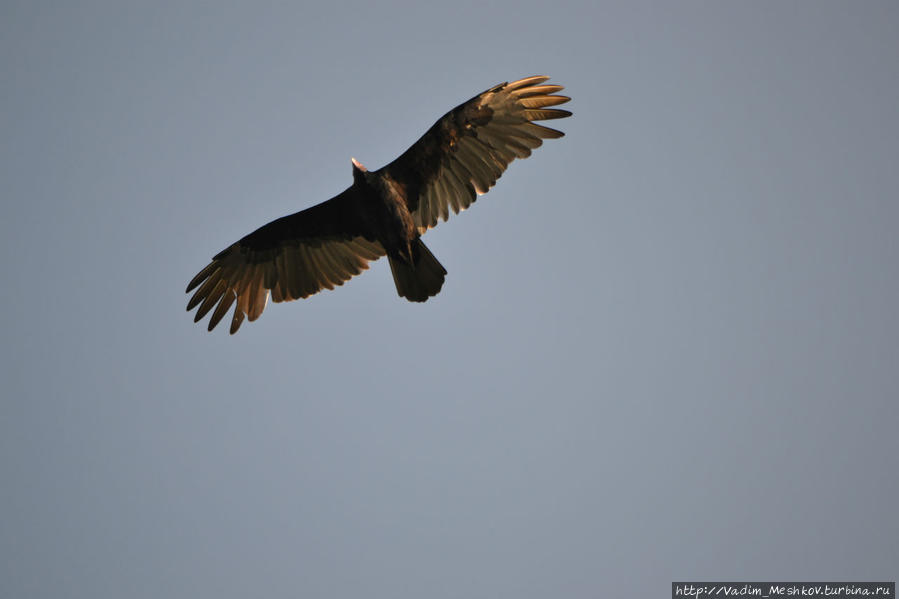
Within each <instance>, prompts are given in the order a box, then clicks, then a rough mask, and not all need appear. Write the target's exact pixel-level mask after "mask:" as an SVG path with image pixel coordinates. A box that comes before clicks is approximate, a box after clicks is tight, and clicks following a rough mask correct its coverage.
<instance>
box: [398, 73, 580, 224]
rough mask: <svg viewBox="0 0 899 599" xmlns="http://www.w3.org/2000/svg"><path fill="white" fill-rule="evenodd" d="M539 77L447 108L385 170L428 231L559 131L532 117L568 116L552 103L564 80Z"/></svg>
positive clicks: (502, 86) (562, 99) (558, 98)
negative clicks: (559, 82)
mask: <svg viewBox="0 0 899 599" xmlns="http://www.w3.org/2000/svg"><path fill="white" fill-rule="evenodd" d="M548 79H549V77H543V76H536V77H528V78H526V79H520V80H518V81H513V82H512V83H501V84H499V85H497V86H495V87H492V88H490V89H488V90H487V91H485V92H484V93H482V94H479V95H477V96H475V97H474V98H472V99H471V100H469V101H468V102H465V103H464V104H461V105H459V106H457V107H456V108H454V109H453V110H451V111H449V112H448V113H446V114H445V115H444V116H443V117H441V119H440V120H438V121H437V122H436V123H434V125H433V126H432V127H431V128H430V129H429V130H428V131H427V133H425V134H424V135H423V136H422V137H421V139H419V140H418V141H417V142H415V143H414V144H413V145H412V147H410V148H409V149H408V150H406V152H404V153H403V154H402V155H401V156H400V157H399V158H397V159H396V160H394V161H393V162H391V163H390V164H388V165H387V166H385V167H384V168H383V169H381V172H383V173H385V174H386V175H387V176H388V177H390V178H391V179H393V180H394V181H397V182H399V183H400V184H401V185H402V186H404V188H405V190H406V194H405V195H406V200H407V202H408V204H409V206H408V207H409V211H410V212H411V213H412V217H413V220H414V221H415V225H416V226H417V227H418V230H419V232H421V233H423V232H425V231H426V230H428V229H429V228H431V227H435V226H436V225H437V222H438V219H443V220H444V221H445V220H447V219H449V214H450V210H452V211H453V212H454V213H456V214H458V213H459V212H460V211H462V210H465V209H466V208H468V207H469V206H470V205H471V204H472V202H474V201H475V199H477V196H478V195H480V194H484V193H487V190H489V189H490V188H491V187H492V186H493V185H494V184H495V183H496V180H497V179H499V177H500V176H501V175H502V174H503V171H505V170H506V167H507V166H508V165H509V163H510V162H512V161H513V160H514V159H516V158H527V157H528V156H530V155H531V150H533V149H534V148H537V147H539V146H540V145H542V143H543V140H544V139H551V138H557V137H562V135H564V134H563V133H562V132H561V131H556V130H555V129H550V128H549V127H544V126H542V125H538V124H536V123H534V122H533V121H541V120H546V119H558V118H563V117H567V116H571V113H570V112H569V111H567V110H561V109H557V108H548V107H549V106H555V105H557V104H563V103H565V102H567V101H568V100H570V98H567V97H565V96H560V95H555V94H556V92H558V91H561V90H562V89H563V88H562V86H561V85H542V84H543V83H544V82H545V81H547V80H548Z"/></svg>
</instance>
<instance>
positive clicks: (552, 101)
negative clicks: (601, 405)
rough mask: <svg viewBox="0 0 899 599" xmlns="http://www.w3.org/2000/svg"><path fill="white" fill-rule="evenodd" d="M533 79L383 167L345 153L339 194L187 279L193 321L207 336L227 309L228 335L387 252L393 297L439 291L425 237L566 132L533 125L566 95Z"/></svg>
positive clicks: (492, 95) (416, 297)
mask: <svg viewBox="0 0 899 599" xmlns="http://www.w3.org/2000/svg"><path fill="white" fill-rule="evenodd" d="M548 79H549V78H548V77H543V76H536V77H528V78H526V79H520V80H518V81H513V82H511V83H502V84H500V85H497V86H495V87H492V88H490V89H488V90H487V91H485V92H483V93H481V94H479V95H477V96H475V97H474V98H472V99H471V100H469V101H468V102H465V103H464V104H461V105H459V106H457V107H456V108H454V109H453V110H451V111H450V112H448V113H446V114H445V115H444V116H443V117H442V118H440V120H438V121H437V122H436V123H434V125H433V126H432V127H431V128H430V129H429V130H428V131H427V132H426V133H425V134H424V135H423V136H422V137H421V138H420V139H419V140H418V141H417V142H415V143H414V144H413V145H412V146H411V147H410V148H409V149H408V150H406V151H405V152H404V153H403V154H402V155H401V156H400V157H399V158H397V159H396V160H394V161H393V162H391V163H390V164H388V165H387V166H385V167H383V168H381V169H379V170H376V171H371V172H369V171H367V170H365V168H364V167H363V166H362V165H361V164H359V163H358V162H356V160H355V159H354V160H353V184H352V185H351V186H350V187H349V188H347V189H346V190H345V191H344V192H342V193H341V194H339V195H337V196H336V197H334V198H332V199H330V200H328V201H326V202H323V203H321V204H318V205H316V206H312V207H311V208H307V209H306V210H302V211H300V212H297V213H296V214H291V215H289V216H285V217H282V218H279V219H277V220H274V221H272V222H270V223H268V224H267V225H264V226H262V227H260V228H259V229H257V230H256V231H254V232H252V233H250V234H249V235H247V236H246V237H244V238H242V239H241V240H239V241H238V242H236V243H234V244H232V245H231V246H229V247H228V248H226V249H225V250H223V251H221V252H219V253H218V254H217V255H216V256H215V257H213V259H212V262H210V263H209V265H207V266H206V268H204V269H203V270H201V271H200V272H199V273H198V274H197V276H195V277H194V278H193V279H192V280H191V282H190V283H189V284H188V286H187V292H188V293H189V292H190V291H192V290H194V289H196V291H194V294H193V296H192V297H191V299H190V301H189V302H188V304H187V309H188V310H192V309H194V308H196V307H197V306H199V308H198V310H197V313H196V316H195V318H194V321H195V322H197V321H199V320H200V319H201V318H203V317H204V316H205V315H206V314H208V313H209V312H210V311H212V317H211V318H210V319H209V330H210V331H211V330H212V329H213V328H215V326H216V325H217V324H218V323H219V322H220V321H221V320H222V318H224V316H225V315H226V314H227V313H228V311H229V310H230V309H231V307H232V306H233V307H234V311H233V315H232V317H231V333H232V334H233V333H235V332H236V331H237V329H238V328H239V327H240V325H241V323H242V322H243V320H244V318H247V319H249V320H250V321H253V320H256V319H257V318H259V315H260V314H262V311H263V310H264V309H265V305H266V302H267V300H268V296H269V294H271V298H272V300H274V301H275V302H283V301H289V300H295V299H299V298H305V297H309V296H310V295H312V294H314V293H318V292H319V291H321V290H322V289H333V288H334V287H335V286H337V285H343V283H344V282H346V281H348V280H349V279H350V278H352V277H353V276H355V275H358V274H359V273H361V272H362V271H363V270H366V269H367V268H368V264H369V262H371V261H372V260H377V259H378V258H380V257H381V256H384V255H387V258H388V260H389V261H390V270H391V272H392V273H393V280H394V283H395V284H396V288H397V292H398V293H399V295H400V296H401V297H405V298H406V299H408V300H409V301H414V302H423V301H426V300H427V299H428V298H429V297H433V296H434V295H437V293H439V292H440V289H441V287H442V286H443V281H444V278H445V277H446V269H444V268H443V266H442V265H441V264H440V262H438V261H437V259H436V258H435V257H434V255H433V254H431V252H430V250H428V248H427V247H426V246H425V244H424V243H423V242H422V241H421V235H422V234H423V233H425V232H426V231H427V230H428V229H430V228H432V227H435V226H436V225H437V223H438V221H439V220H444V221H445V220H448V219H449V215H450V212H452V213H454V214H458V213H459V212H461V211H462V210H465V209H466V208H468V207H469V206H470V205H471V204H472V203H473V202H474V201H475V200H476V199H477V196H478V195H481V194H484V193H487V191H488V190H489V189H490V188H491V187H492V186H493V185H494V184H495V183H496V180H497V179H499V177H500V176H501V175H502V173H503V172H504V171H505V169H506V167H507V166H508V165H509V163H510V162H512V161H513V160H514V159H516V158H527V157H528V156H530V154H531V151H532V150H533V149H535V148H537V147H539V146H540V145H541V144H542V143H543V140H544V139H554V138H558V137H562V135H563V133H562V132H561V131H557V130H555V129H550V128H548V127H544V126H543V125H538V124H537V123H535V122H534V121H540V120H547V119H557V118H564V117H567V116H570V115H571V113H570V112H568V111H567V110H561V109H558V108H551V107H552V106H556V105H558V104H563V103H565V102H567V101H568V100H569V98H567V97H565V96H560V95H557V92H559V91H561V90H562V86H560V85H547V84H545V81H547V80H548Z"/></svg>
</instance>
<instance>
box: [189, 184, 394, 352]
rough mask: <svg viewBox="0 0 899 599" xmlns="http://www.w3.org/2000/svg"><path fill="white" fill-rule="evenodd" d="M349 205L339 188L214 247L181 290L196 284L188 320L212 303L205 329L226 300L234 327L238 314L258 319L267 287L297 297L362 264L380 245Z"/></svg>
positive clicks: (279, 298) (330, 285) (276, 295)
mask: <svg viewBox="0 0 899 599" xmlns="http://www.w3.org/2000/svg"><path fill="white" fill-rule="evenodd" d="M348 191H349V190H348ZM354 208H355V206H354V204H353V202H352V198H351V196H350V194H349V193H348V192H344V193H343V194H341V195H339V196H337V197H335V198H333V199H331V200H328V201H327V202H323V203H321V204H318V205H317V206H313V207H312V208H308V209H306V210H303V211H301V212H297V213H296V214H291V215H290V216H285V217H283V218H279V219H277V220H274V221H272V222H270V223H268V224H267V225H265V226H263V227H260V228H259V229H257V230H256V231H254V232H253V233H250V234H249V235H247V236H246V237H244V238H243V239H241V240H240V241H238V242H237V243H235V244H233V245H231V246H230V247H228V248H226V249H225V250H223V251H222V252H219V253H218V255H216V256H215V257H214V258H213V259H212V262H210V263H209V265H208V266H207V267H206V268H204V269H203V270H201V271H200V272H199V273H198V274H197V276H195V277H194V278H193V279H192V280H191V282H190V283H189V284H188V285H187V292H188V293H190V291H191V290H193V289H195V288H197V287H199V288H198V289H197V290H196V292H195V293H194V294H193V296H192V297H191V298H190V301H189V302H188V304H187V309H188V311H190V310H193V309H194V308H195V307H197V306H200V308H199V309H198V310H197V314H196V316H195V317H194V322H198V321H199V320H200V319H201V318H203V317H204V316H205V315H206V314H207V313H208V312H209V311H210V310H212V309H213V308H215V311H214V312H213V313H212V317H211V318H210V319H209V330H210V331H211V330H212V329H213V328H215V326H216V325H217V324H218V323H219V321H220V320H221V319H222V318H223V317H224V316H225V314H226V313H227V312H228V309H229V308H230V307H231V305H232V304H233V305H234V314H233V316H232V318H231V333H232V334H234V333H235V332H236V331H237V329H238V328H240V325H241V323H242V322H243V320H244V317H247V318H249V319H250V320H251V321H253V320H256V319H257V318H259V315H260V314H262V311H263V310H264V309H265V304H266V302H267V301H268V294H269V292H271V296H272V299H273V300H274V301H276V302H286V301H290V300H295V299H299V298H305V297H308V296H310V295H312V294H314V293H317V292H319V291H321V290H322V289H334V286H335V285H343V283H344V282H345V281H348V280H349V279H350V278H352V277H353V276H355V275H358V274H359V273H361V272H362V271H363V270H365V269H367V268H368V263H369V261H371V260H376V259H378V258H380V257H381V256H383V255H384V254H385V251H384V248H383V247H382V246H381V244H380V243H378V242H377V241H373V240H371V239H367V238H366V236H365V234H364V227H363V226H362V225H361V224H360V223H359V222H358V219H357V218H355V217H354Z"/></svg>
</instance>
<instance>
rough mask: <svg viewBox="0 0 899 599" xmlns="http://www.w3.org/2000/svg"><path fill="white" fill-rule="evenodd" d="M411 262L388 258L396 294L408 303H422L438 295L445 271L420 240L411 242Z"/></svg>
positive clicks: (399, 258) (396, 257)
mask: <svg viewBox="0 0 899 599" xmlns="http://www.w3.org/2000/svg"><path fill="white" fill-rule="evenodd" d="M411 250H412V261H411V262H409V261H408V260H406V259H405V257H401V256H398V255H397V256H388V257H389V259H390V272H392V273H393V282H394V283H396V292H397V293H399V294H400V297H404V298H406V299H407V300H409V301H410V302H423V301H426V300H427V299H428V298H429V297H432V296H434V295H437V294H438V293H440V288H441V287H443V280H444V279H445V278H446V269H445V268H443V265H442V264H440V262H438V261H437V258H435V257H434V254H432V253H431V250H429V249H428V248H427V246H425V244H424V243H423V242H422V241H421V239H416V240H415V241H413V242H412V245H411Z"/></svg>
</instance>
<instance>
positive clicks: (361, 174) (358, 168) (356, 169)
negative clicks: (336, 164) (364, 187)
mask: <svg viewBox="0 0 899 599" xmlns="http://www.w3.org/2000/svg"><path fill="white" fill-rule="evenodd" d="M350 160H352V161H353V181H354V182H355V183H356V184H357V185H358V184H361V183H363V182H364V181H365V173H367V172H368V169H367V168H365V167H364V166H362V163H361V162H359V161H358V160H356V159H355V158H350Z"/></svg>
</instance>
